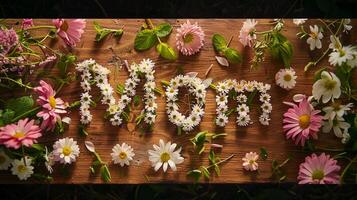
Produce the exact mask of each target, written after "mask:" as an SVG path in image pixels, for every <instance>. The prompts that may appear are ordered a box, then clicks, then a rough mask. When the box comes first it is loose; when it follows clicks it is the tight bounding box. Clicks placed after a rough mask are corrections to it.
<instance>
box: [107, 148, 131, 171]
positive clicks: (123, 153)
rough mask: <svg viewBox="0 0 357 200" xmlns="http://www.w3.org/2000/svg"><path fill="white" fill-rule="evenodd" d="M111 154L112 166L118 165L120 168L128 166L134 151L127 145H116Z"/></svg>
mask: <svg viewBox="0 0 357 200" xmlns="http://www.w3.org/2000/svg"><path fill="white" fill-rule="evenodd" d="M112 151H113V153H111V154H110V155H111V156H112V160H113V162H114V164H120V166H121V167H123V166H124V165H128V166H129V165H130V161H132V160H133V157H134V156H135V153H134V149H133V148H132V147H131V146H129V145H127V144H126V143H123V144H121V145H119V144H116V145H115V146H114V147H113V149H112Z"/></svg>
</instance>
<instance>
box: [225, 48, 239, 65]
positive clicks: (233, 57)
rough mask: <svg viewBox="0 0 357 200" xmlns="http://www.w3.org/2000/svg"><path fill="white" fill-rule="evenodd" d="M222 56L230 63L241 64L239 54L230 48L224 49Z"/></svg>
mask: <svg viewBox="0 0 357 200" xmlns="http://www.w3.org/2000/svg"><path fill="white" fill-rule="evenodd" d="M224 56H225V57H226V58H227V60H228V61H229V62H230V63H234V64H236V63H241V62H242V56H241V55H240V53H239V52H238V51H237V50H235V49H232V48H226V49H225V50H224Z"/></svg>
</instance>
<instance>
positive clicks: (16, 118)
mask: <svg viewBox="0 0 357 200" xmlns="http://www.w3.org/2000/svg"><path fill="white" fill-rule="evenodd" d="M39 109H41V107H40V106H37V107H35V108H33V109H31V110H29V111H27V112H25V113H22V114H21V115H19V116H17V117H15V118H14V119H12V120H11V123H15V122H17V121H18V120H19V119H21V118H23V117H25V116H27V115H28V114H30V113H32V112H35V111H37V110H39Z"/></svg>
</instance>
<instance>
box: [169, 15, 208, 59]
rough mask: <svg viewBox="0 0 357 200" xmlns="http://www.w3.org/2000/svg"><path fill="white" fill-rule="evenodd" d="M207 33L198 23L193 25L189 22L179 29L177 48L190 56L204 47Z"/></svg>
mask: <svg viewBox="0 0 357 200" xmlns="http://www.w3.org/2000/svg"><path fill="white" fill-rule="evenodd" d="M204 37H205V33H204V32H203V30H202V28H201V27H200V26H198V24H197V22H196V23H195V24H191V23H190V21H189V20H187V22H186V23H184V24H181V27H180V28H178V29H177V34H176V46H177V49H178V50H180V51H181V53H182V54H183V55H186V56H190V55H193V54H195V53H197V52H199V51H200V49H201V48H202V46H203V42H204Z"/></svg>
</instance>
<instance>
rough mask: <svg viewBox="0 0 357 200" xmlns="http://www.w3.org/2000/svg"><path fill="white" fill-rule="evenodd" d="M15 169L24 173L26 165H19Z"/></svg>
mask: <svg viewBox="0 0 357 200" xmlns="http://www.w3.org/2000/svg"><path fill="white" fill-rule="evenodd" d="M17 171H19V172H20V173H24V172H25V171H26V166H25V165H19V166H18V167H17Z"/></svg>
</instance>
